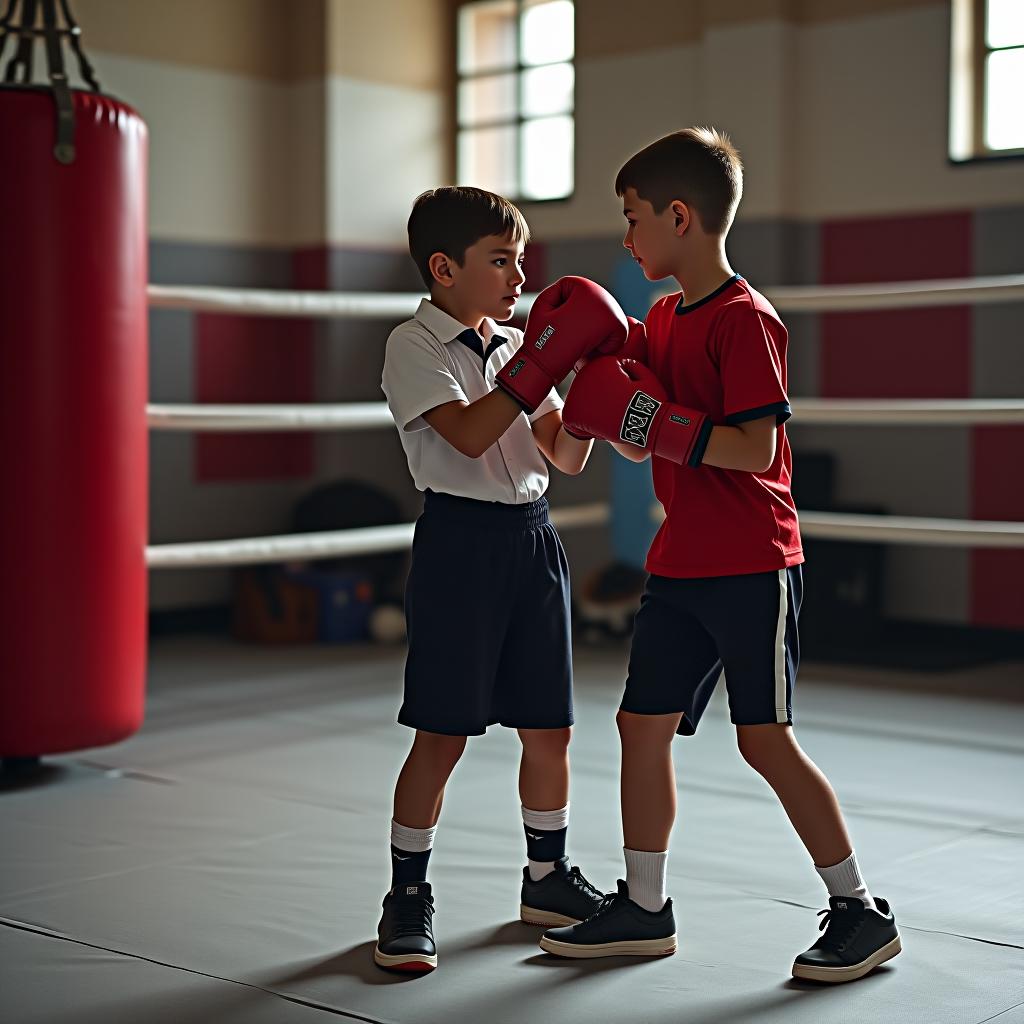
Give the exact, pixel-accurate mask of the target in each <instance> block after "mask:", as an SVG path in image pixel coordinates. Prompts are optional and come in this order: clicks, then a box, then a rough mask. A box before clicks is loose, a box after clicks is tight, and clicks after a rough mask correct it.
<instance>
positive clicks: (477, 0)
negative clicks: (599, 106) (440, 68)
mask: <svg viewBox="0 0 1024 1024" xmlns="http://www.w3.org/2000/svg"><path fill="white" fill-rule="evenodd" d="M574 51H575V45H574V12H573V4H572V2H571V0H474V2H471V3H464V4H462V5H460V7H459V12H458V86H457V88H458V94H457V96H456V109H457V143H456V145H457V150H456V175H457V180H458V182H459V183H460V184H463V185H477V186H479V187H480V188H486V189H490V190H491V191H492V192H499V193H501V194H502V195H504V196H507V197H508V198H509V199H516V200H523V199H526V200H542V199H564V198H565V197H566V196H569V195H571V194H572V190H573V101H574V92H575V68H574V66H573V56H574Z"/></svg>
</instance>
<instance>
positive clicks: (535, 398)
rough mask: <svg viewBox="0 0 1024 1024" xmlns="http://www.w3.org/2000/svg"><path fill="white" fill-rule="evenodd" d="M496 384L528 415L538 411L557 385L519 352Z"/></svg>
mask: <svg viewBox="0 0 1024 1024" xmlns="http://www.w3.org/2000/svg"><path fill="white" fill-rule="evenodd" d="M494 383H495V384H497V385H498V387H499V388H501V389H502V391H505V392H506V393H508V394H509V395H511V396H512V397H513V398H514V399H515V400H516V401H517V402H518V403H519V404H520V405H521V406H522V407H523V408H524V409H525V410H526V411H527V412H528V413H532V412H534V411H535V410H536V408H537V406H538V405H540V403H541V402H543V401H544V399H545V398H546V397H547V393H548V392H549V391H550V390H551V389H552V387H554V384H555V382H554V381H552V379H551V375H550V374H549V373H546V372H545V371H544V370H542V369H541V368H540V367H539V366H537V364H536V363H534V362H532V361H531V360H529V359H527V358H526V357H525V356H523V355H522V354H521V353H518V352H517V353H516V354H515V355H514V356H513V357H512V358H511V359H510V360H509V362H508V363H507V364H506V365H505V366H504V367H502V369H501V370H500V371H499V372H498V374H497V375H496V376H495V378H494Z"/></svg>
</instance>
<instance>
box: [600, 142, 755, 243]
mask: <svg viewBox="0 0 1024 1024" xmlns="http://www.w3.org/2000/svg"><path fill="white" fill-rule="evenodd" d="M627 188H633V189H636V194H637V195H638V196H639V197H640V198H641V199H646V200H647V202H649V203H650V204H651V206H653V207H654V212H655V213H661V212H662V211H663V210H664V209H665V208H666V207H667V206H668V204H669V203H671V202H672V200H673V199H680V200H682V201H683V202H684V203H686V204H687V206H692V207H693V209H695V210H696V211H697V215H698V216H699V217H700V222H701V224H702V225H703V227H704V230H705V231H706V232H708V234H712V235H724V234H725V233H726V231H728V230H729V227H730V225H731V224H732V219H733V217H734V216H735V215H736V207H737V206H738V205H739V202H740V197H741V196H742V195H743V164H742V163H741V161H740V155H739V152H738V151H737V150H736V147H735V146H734V145H733V144H732V141H731V140H730V139H729V136H728V135H726V134H725V133H724V132H720V131H718V129H716V128H701V127H697V128H684V129H683V130H682V131H679V132H673V133H672V134H671V135H666V136H665V137H664V138H663V139H658V141H657V142H652V143H651V144H650V145H649V146H647V147H645V148H644V149H641V150H640V152H639V153H637V154H635V155H634V156H631V157H630V158H629V160H627V161H626V163H625V164H624V165H623V166H622V169H621V170H620V171H619V173H618V175H616V178H615V194H616V195H617V196H621V195H622V194H623V193H624V192H625V191H626V189H627Z"/></svg>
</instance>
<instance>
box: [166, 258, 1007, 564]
mask: <svg viewBox="0 0 1024 1024" xmlns="http://www.w3.org/2000/svg"><path fill="white" fill-rule="evenodd" d="M148 294H149V305H150V308H151V309H170V310H188V311H191V312H214V313H234V314H246V315H260V316H282V317H298V318H307V317H314V318H328V317H349V318H354V317H362V318H374V319H377V318H382V319H389V318H390V319H397V318H407V317H410V316H412V315H413V314H414V313H415V311H416V306H417V305H418V303H419V301H420V296H419V295H415V294H399V293H382V292H366V293H359V292H351V293H345V294H333V293H325V292H286V291H276V290H263V289H251V288H208V287H200V286H196V287H167V286H161V285H150V286H149V290H148ZM765 294H766V295H767V296H768V297H769V298H770V299H771V301H772V302H773V304H774V305H775V307H776V308H777V309H778V310H779V311H780V312H789V313H804V312H839V311H846V312H849V311H856V310H879V309H912V308H920V307H925V306H927V307H934V306H950V305H961V304H965V303H970V304H974V305H978V304H987V303H996V302H999V303H1002V302H1015V301H1020V300H1022V299H1024V274H1011V275H1003V276H999V277H978V278H968V279H951V280H933V281H905V282H898V283H892V284H890V283H885V284H865V285H821V286H814V287H778V288H773V289H769V290H766V292H765ZM534 298H535V296H533V295H523V296H522V299H521V300H520V304H519V311H520V312H523V313H525V312H527V311H528V310H529V308H530V306H531V305H532V303H533V300H534ZM793 411H794V417H795V419H797V420H798V421H799V422H800V424H801V425H803V424H811V425H822V424H837V425H861V426H883V425H890V426H891V425H917V426H966V425H981V424H1013V423H1024V399H1009V398H1006V399H1002V398H1001V399H906V400H892V399H885V400H878V399H800V400H796V401H794V402H793ZM147 416H148V422H149V426H150V428H151V429H153V430H164V431H195V430H202V431H204V432H206V431H217V432H239V431H252V430H261V431H265V430H273V431H296V430H301V431H309V430H337V431H347V430H367V429H376V428H382V427H391V426H393V423H392V419H391V415H390V413H389V411H388V408H387V405H386V403H384V402H349V403H344V404H321V405H315V404H314V405H310V404H305V405H176V404H175V405H169V404H151V405H149V406H148V407H147ZM661 514H662V513H661V506H660V505H655V506H654V508H653V509H652V517H654V518H658V517H659V516H660V515H661ZM609 518H610V508H609V506H608V505H607V504H602V503H595V504H588V505H578V506H572V507H568V508H561V509H557V510H554V511H553V512H552V519H553V521H554V522H555V524H556V525H557V526H558V527H559V528H561V529H568V528H573V527H582V526H598V525H602V524H604V523H606V522H608V520H609ZM413 526H414V524H412V523H401V524H397V525H390V526H377V527H367V528H360V529H349V530H338V531H328V532H323V533H307V534H298V535H286V536H270V537H253V538H246V539H238V540H223V541H199V542H193V543H177V544H158V545H152V546H150V547H148V548H147V549H146V562H147V565H148V566H149V567H150V568H151V569H169V568H189V567H196V566H228V565H245V564H254V563H259V562H278V561H294V560H303V561H306V560H315V559H320V558H332V557H339V556H345V555H356V554H369V553H373V552H381V551H393V550H400V549H403V548H408V547H409V545H410V544H411V542H412V534H413ZM800 527H801V530H802V532H803V533H804V534H805V535H806V536H808V537H822V538H828V539H832V540H848V541H865V542H867V541H870V542H875V543H889V544H914V545H928V546H940V547H952V546H964V545H966V546H970V547H985V548H1016V547H1024V523H1020V522H994V521H978V520H974V521H972V520H959V519H937V518H927V517H917V516H890V515H885V516H878V515H855V514H848V513H834V512H802V513H801V514H800Z"/></svg>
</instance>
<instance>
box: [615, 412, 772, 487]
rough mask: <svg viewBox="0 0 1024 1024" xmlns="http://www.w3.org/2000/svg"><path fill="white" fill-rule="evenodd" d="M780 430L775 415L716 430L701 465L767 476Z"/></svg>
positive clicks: (712, 433)
mask: <svg viewBox="0 0 1024 1024" xmlns="http://www.w3.org/2000/svg"><path fill="white" fill-rule="evenodd" d="M777 427H778V420H777V418H776V417H775V415H771V416H762V417H761V418H760V419H756V420H749V421H748V422H746V423H741V424H739V425H738V426H735V427H727V426H719V427H712V428H711V434H710V436H709V437H708V446H707V448H705V449H704V457H703V458H702V459H701V465H704V466H718V468H719V469H739V470H742V471H744V472H747V473H764V472H765V471H766V470H767V469H768V468H769V467H770V466H771V464H772V463H773V462H774V461H775V440H776V434H777ZM616 447H618V445H616Z"/></svg>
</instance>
